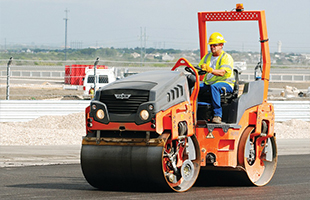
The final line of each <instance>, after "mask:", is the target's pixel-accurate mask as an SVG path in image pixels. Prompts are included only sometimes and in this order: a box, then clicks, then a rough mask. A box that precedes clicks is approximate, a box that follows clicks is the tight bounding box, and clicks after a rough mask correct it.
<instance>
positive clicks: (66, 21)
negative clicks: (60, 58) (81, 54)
mask: <svg viewBox="0 0 310 200" xmlns="http://www.w3.org/2000/svg"><path fill="white" fill-rule="evenodd" d="M65 12H66V18H64V20H65V60H67V23H68V12H69V10H68V9H67V8H66V10H65Z"/></svg>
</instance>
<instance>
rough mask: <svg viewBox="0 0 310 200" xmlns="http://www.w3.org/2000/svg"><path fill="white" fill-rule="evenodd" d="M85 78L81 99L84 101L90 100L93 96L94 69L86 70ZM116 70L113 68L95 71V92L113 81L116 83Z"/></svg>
mask: <svg viewBox="0 0 310 200" xmlns="http://www.w3.org/2000/svg"><path fill="white" fill-rule="evenodd" d="M85 74H86V75H85V77H84V80H83V90H84V93H83V98H84V99H92V98H93V96H94V82H95V76H94V69H86V70H85ZM115 74H116V70H115V68H114V67H113V68H111V69H96V76H97V82H96V90H98V89H99V88H100V87H103V86H105V85H107V84H109V83H111V82H113V81H116V75H115Z"/></svg>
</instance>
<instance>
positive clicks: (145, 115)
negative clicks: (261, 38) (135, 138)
mask: <svg viewBox="0 0 310 200" xmlns="http://www.w3.org/2000/svg"><path fill="white" fill-rule="evenodd" d="M149 115H150V114H149V112H148V111H147V110H141V112H140V118H141V119H142V120H147V119H148V118H149Z"/></svg>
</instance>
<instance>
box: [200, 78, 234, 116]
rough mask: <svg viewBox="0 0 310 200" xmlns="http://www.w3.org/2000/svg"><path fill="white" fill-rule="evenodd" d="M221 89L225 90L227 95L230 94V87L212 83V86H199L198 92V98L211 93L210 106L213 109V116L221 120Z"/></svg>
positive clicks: (225, 84) (221, 83) (202, 84)
mask: <svg viewBox="0 0 310 200" xmlns="http://www.w3.org/2000/svg"><path fill="white" fill-rule="evenodd" d="M222 87H225V88H226V92H227V93H232V92H233V89H232V88H231V86H230V85H229V84H227V83H223V82H219V83H214V84H212V85H206V84H205V83H201V84H200V90H199V95H198V99H200V98H199V96H202V95H203V94H205V93H206V92H207V93H211V97H212V100H211V105H212V107H213V111H214V116H218V117H221V118H222V106H221V94H222V93H224V91H223V90H222Z"/></svg>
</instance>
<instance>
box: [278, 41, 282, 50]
mask: <svg viewBox="0 0 310 200" xmlns="http://www.w3.org/2000/svg"><path fill="white" fill-rule="evenodd" d="M281 48H282V42H281V41H280V40H279V41H278V53H281Z"/></svg>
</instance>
